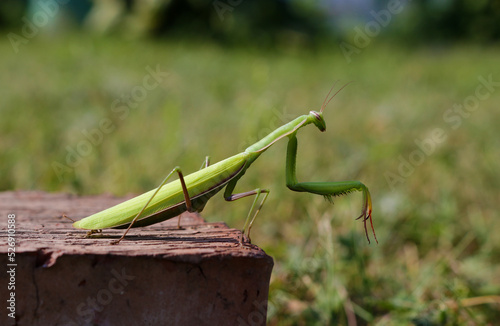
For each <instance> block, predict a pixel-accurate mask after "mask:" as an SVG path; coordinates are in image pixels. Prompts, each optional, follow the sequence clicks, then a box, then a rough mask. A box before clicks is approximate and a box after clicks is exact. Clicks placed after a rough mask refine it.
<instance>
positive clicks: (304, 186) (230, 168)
mask: <svg viewBox="0 0 500 326" xmlns="http://www.w3.org/2000/svg"><path fill="white" fill-rule="evenodd" d="M346 86H347V84H346V85H344V86H343V87H342V88H340V89H339V90H338V91H337V92H336V93H335V94H333V95H332V96H331V97H330V98H329V96H330V94H331V92H332V90H333V88H334V87H335V84H334V85H333V87H332V88H331V89H330V92H329V93H328V95H327V96H326V98H325V100H324V101H323V105H322V106H321V110H320V112H316V111H310V112H309V114H307V115H302V116H299V117H298V118H296V119H294V120H292V121H290V122H289V123H287V124H285V125H283V126H281V127H279V128H277V129H276V130H274V131H273V132H271V133H270V134H269V135H267V136H266V137H264V138H263V139H261V140H260V141H258V142H256V143H255V144H253V145H251V146H250V147H248V148H247V149H245V151H243V152H242V153H239V154H236V155H234V156H231V157H229V158H227V159H225V160H222V161H220V162H218V163H215V164H212V165H210V164H209V159H208V157H207V158H206V160H205V162H204V164H203V165H202V167H201V169H200V170H199V171H197V172H194V173H191V174H189V175H187V176H185V177H184V175H183V174H182V171H181V169H180V168H179V167H175V168H174V169H173V170H172V171H170V173H169V174H168V175H167V176H166V178H165V179H164V180H163V181H162V182H161V184H160V185H159V186H158V187H157V188H156V189H153V190H151V191H149V192H146V193H144V194H142V195H139V196H137V197H135V198H132V199H130V200H127V201H125V202H123V203H121V204H118V205H116V206H113V207H111V208H108V209H106V210H103V211H101V212H98V213H96V214H93V215H91V216H88V217H86V218H84V219H82V220H80V221H77V222H74V223H73V226H74V227H75V228H78V229H86V230H90V231H89V232H88V235H91V234H93V233H97V232H100V231H101V230H102V229H106V228H118V229H125V228H126V230H125V232H124V233H123V235H122V236H121V237H120V238H119V239H118V240H116V241H113V242H112V244H118V243H120V241H122V240H123V239H124V238H125V235H126V234H127V233H128V231H129V230H130V228H132V227H143V226H147V225H151V224H155V223H159V222H162V221H165V220H167V219H170V218H173V217H175V216H179V220H178V223H177V226H178V228H180V214H181V213H183V212H185V211H188V212H201V211H202V210H203V208H204V207H205V205H206V203H207V201H208V200H209V199H210V198H211V197H213V196H214V195H215V194H217V193H218V192H219V191H221V190H222V189H223V188H224V187H226V189H225V191H224V199H225V200H226V201H234V200H238V199H241V198H244V197H248V196H255V199H254V201H253V203H252V205H251V207H250V210H249V212H248V215H247V217H246V220H245V224H244V226H243V230H242V234H241V238H240V244H243V235H244V234H245V235H246V237H247V238H248V241H249V242H250V241H251V240H250V230H251V228H252V225H253V223H254V221H255V217H256V216H257V215H258V214H259V212H260V210H261V208H262V206H263V205H264V203H265V201H266V199H267V197H268V195H269V189H261V188H257V189H254V190H250V191H247V192H242V193H236V194H234V193H233V191H234V188H235V187H236V184H237V183H238V181H239V180H240V178H241V177H242V176H243V175H244V174H245V172H246V171H247V169H248V168H249V167H250V165H252V163H253V162H254V161H255V160H256V159H257V158H259V156H260V155H261V154H262V153H264V152H265V151H266V150H267V149H268V148H269V147H271V146H272V145H273V144H274V143H276V142H277V141H279V140H280V139H282V138H285V137H288V147H287V155H286V185H287V187H288V188H289V189H291V190H293V191H298V192H308V193H312V194H317V195H322V196H324V197H325V198H326V199H327V200H329V201H332V197H334V196H340V195H345V194H348V193H350V192H353V191H361V192H362V193H363V208H362V212H361V215H360V216H359V217H358V218H357V219H362V221H363V223H364V228H365V234H366V238H367V239H368V243H370V238H369V236H368V229H367V226H366V222H367V220H368V219H369V220H370V225H371V228H372V231H373V236H374V237H375V241H377V243H378V240H377V236H376V235H375V229H374V228H373V221H372V202H371V197H370V192H369V190H368V188H367V187H366V186H365V185H364V184H363V183H361V182H359V181H341V182H298V181H297V177H296V173H295V170H296V157H297V132H298V130H299V129H300V128H302V127H305V126H307V125H309V124H313V125H315V126H316V127H317V128H318V129H319V130H320V131H322V132H323V131H325V130H326V123H325V120H324V119H323V110H324V109H325V107H326V106H327V105H328V104H329V103H330V101H331V100H332V99H333V98H334V97H335V95H337V94H338V93H339V92H340V91H341V90H342V89H343V88H344V87H346ZM328 98H329V99H328ZM174 174H177V175H178V177H179V179H178V180H174V181H171V182H169V183H167V181H168V180H169V179H170V178H171V177H172V176H173V175H174ZM261 196H262V199H261V200H260V203H259V204H258V205H257V203H258V202H259V198H260V197H261ZM256 207H257V208H256Z"/></svg>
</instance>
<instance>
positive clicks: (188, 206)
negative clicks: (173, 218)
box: [111, 161, 208, 244]
mask: <svg viewBox="0 0 500 326" xmlns="http://www.w3.org/2000/svg"><path fill="white" fill-rule="evenodd" d="M207 162H208V161H207ZM175 172H177V174H178V175H179V181H180V182H181V186H182V192H183V193H184V200H185V201H186V210H187V211H188V212H192V211H193V205H192V204H191V199H190V198H189V194H188V191H187V187H186V182H184V176H183V175H182V171H181V168H180V167H178V166H176V167H175V168H174V169H173V170H172V171H170V173H169V174H168V175H167V176H166V177H165V179H163V181H162V182H161V183H160V185H159V186H158V188H156V191H155V192H154V193H153V195H152V196H151V198H149V200H148V201H147V202H146V205H144V207H143V208H142V209H141V210H140V211H139V213H137V215H136V216H135V217H134V219H133V220H132V222H130V225H129V226H128V228H127V229H126V230H125V232H124V233H123V235H122V236H121V238H120V239H118V240H116V241H112V242H111V244H118V243H120V241H122V240H123V238H125V235H127V233H128V231H129V230H130V228H131V227H132V225H134V223H135V222H136V221H137V219H138V218H139V216H141V214H142V212H144V210H145V209H146V208H147V207H148V206H149V204H150V203H151V201H152V200H153V198H154V197H155V196H156V194H158V191H160V189H161V188H162V187H163V186H164V185H165V184H166V183H167V181H168V179H170V177H171V176H172V175H173V174H174V173H175ZM177 228H179V229H180V228H181V216H180V215H179V220H178V222H177Z"/></svg>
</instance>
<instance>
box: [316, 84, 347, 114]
mask: <svg viewBox="0 0 500 326" xmlns="http://www.w3.org/2000/svg"><path fill="white" fill-rule="evenodd" d="M337 82H338V80H337V81H336V82H335V83H334V84H333V86H332V88H330V91H329V92H328V94H327V95H326V97H325V100H324V101H323V105H322V106H321V111H320V112H321V113H323V110H324V109H325V108H326V106H327V105H328V103H330V101H331V100H332V99H333V98H334V97H335V95H337V94H338V93H339V92H340V91H341V90H343V89H344V88H345V87H346V86H347V85H349V84H350V83H352V81H350V82H348V83H347V84H345V85H344V86H342V87H341V88H340V89H339V90H338V91H337V92H335V94H333V95H332V97H330V99H329V100H328V102H327V101H326V100H327V99H328V96H330V93H331V92H332V90H333V88H334V87H335V85H337Z"/></svg>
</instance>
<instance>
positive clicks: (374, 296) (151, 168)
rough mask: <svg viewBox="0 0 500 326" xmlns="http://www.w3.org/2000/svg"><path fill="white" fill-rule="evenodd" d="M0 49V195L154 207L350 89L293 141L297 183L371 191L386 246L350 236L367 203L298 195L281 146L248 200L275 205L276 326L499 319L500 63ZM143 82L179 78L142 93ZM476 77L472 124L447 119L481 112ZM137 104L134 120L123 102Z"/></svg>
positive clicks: (452, 52) (259, 236) (272, 319)
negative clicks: (103, 197) (159, 188)
mask: <svg viewBox="0 0 500 326" xmlns="http://www.w3.org/2000/svg"><path fill="white" fill-rule="evenodd" d="M0 42H1V43H0V52H1V53H2V60H1V61H0V67H1V68H0V69H1V71H2V74H1V75H0V83H1V85H2V87H0V98H1V99H2V104H1V105H0V117H1V118H0V161H1V164H0V189H1V190H11V189H23V190H26V189H37V190H45V191H54V192H56V191H57V192H61V191H64V192H72V193H78V194H82V195H83V194H100V193H112V194H115V195H117V196H120V195H125V194H127V193H142V192H144V191H146V190H149V189H150V188H152V187H154V186H156V185H157V184H158V183H159V182H160V181H161V180H162V179H163V177H164V176H165V175H166V174H167V173H168V172H169V171H170V170H171V169H172V167H174V166H175V165H180V166H181V167H182V168H183V170H184V171H185V172H186V173H189V172H190V171H194V170H197V169H198V168H199V166H200V165H201V163H202V161H203V159H204V157H205V155H210V156H211V159H212V161H213V162H215V161H218V160H220V159H223V158H225V157H228V156H229V155H232V154H234V153H236V152H238V151H241V150H242V149H244V148H246V147H247V146H248V145H249V144H251V143H253V142H254V141H256V140H257V139H258V138H259V137H260V136H262V135H264V134H266V133H267V132H269V131H271V130H273V129H274V128H276V127H277V126H279V125H281V124H282V122H285V121H289V120H290V119H292V118H293V117H295V116H298V115H300V114H304V113H307V112H309V110H311V109H318V108H319V107H320V106H321V103H322V102H323V99H324V96H325V95H326V93H327V92H328V90H329V88H330V87H331V85H332V84H333V82H334V81H335V80H337V79H339V80H340V81H341V82H340V83H339V85H340V84H343V83H346V82H348V81H351V80H353V81H355V82H354V83H353V84H352V85H349V87H347V88H346V89H344V90H343V91H342V92H341V93H339V94H338V96H337V97H336V98H335V99H334V100H333V101H332V102H331V103H330V105H329V107H328V108H327V109H326V111H325V114H324V117H325V120H326V122H327V131H326V132H325V133H319V132H318V131H317V130H316V129H315V128H306V129H304V130H301V132H300V133H299V156H298V177H299V181H301V180H302V181H304V180H310V181H316V180H318V181H328V180H331V181H334V180H346V179H353V180H360V181H362V182H363V183H365V184H366V185H367V186H368V187H369V188H370V191H371V193H372V196H373V201H374V213H373V218H374V224H375V229H376V231H377V237H378V239H379V245H376V244H374V243H372V244H371V245H368V244H367V241H366V238H365V235H364V230H363V227H362V223H361V222H359V221H355V220H354V217H357V216H358V215H359V210H360V208H361V195H360V194H359V193H355V194H351V195H350V196H347V197H340V198H337V199H336V201H335V205H334V206H332V205H330V204H329V203H328V202H325V201H324V200H323V198H321V197H320V196H313V195H309V194H301V193H294V192H291V191H289V190H288V189H287V188H286V187H285V175H284V164H285V152H286V141H283V142H282V143H280V144H277V145H276V146H274V147H273V148H271V149H270V150H269V151H268V152H266V153H265V154H264V155H263V156H262V157H261V159H260V160H258V161H257V162H256V163H255V164H254V166H252V167H251V168H250V169H249V171H248V172H247V174H246V175H245V178H243V179H242V180H241V181H240V184H239V188H238V189H237V190H241V191H245V190H249V189H254V188H255V187H257V186H260V187H267V188H270V189H271V194H270V196H269V198H268V201H267V203H266V206H265V207H264V209H263V211H262V212H261V214H260V215H259V217H258V219H257V221H256V225H255V227H254V228H253V231H252V235H253V237H252V239H253V241H254V243H256V244H258V245H259V246H261V247H263V248H264V250H266V252H267V253H268V254H269V255H271V256H273V257H274V259H275V267H274V272H273V277H272V280H271V281H272V282H271V290H270V306H269V314H268V318H269V323H270V325H289V324H294V325H315V324H317V325H325V324H331V325H337V324H340V325H347V324H348V323H349V321H352V320H353V318H356V320H357V322H358V325H360V324H371V325H402V324H404V325H408V324H414V325H458V324H460V325H480V324H486V323H488V322H489V323H493V321H494V320H500V299H499V298H500V297H499V296H498V295H499V294H500V265H499V263H498V262H499V261H500V237H499V236H498V230H500V214H499V205H498V202H499V200H500V197H499V192H498V190H499V189H500V174H499V173H498V162H499V161H500V131H499V128H498V121H500V110H499V104H500V91H499V90H500V87H499V86H498V85H497V84H498V82H500V75H499V74H498V73H497V74H493V75H491V74H492V73H493V72H494V70H495V69H496V68H498V56H499V53H500V49H498V48H478V47H465V46H464V47H454V48H432V49H431V48H426V49H413V50H411V51H410V50H402V49H399V48H395V47H391V46H380V45H377V44H375V42H372V44H371V45H369V46H368V47H366V48H364V49H362V53H360V54H356V55H354V56H352V58H351V59H352V62H351V63H350V64H347V62H346V60H345V58H344V57H343V56H342V53H341V52H340V49H339V47H338V45H337V44H333V45H332V47H330V48H324V49H322V50H315V51H314V52H310V51H304V50H300V49H292V48H287V49H281V50H276V51H274V52H263V51H262V50H259V49H256V48H230V49H228V48H220V47H218V46H215V45H210V44H200V43H199V42H193V43H189V42H183V43H182V42H173V41H169V42H167V41H165V42H164V43H158V42H149V41H126V40H118V39H112V38H109V39H94V38H89V37H86V36H84V35H72V37H67V38H64V37H61V38H56V39H53V40H48V39H44V37H43V36H41V35H40V36H38V37H37V38H35V39H33V40H30V41H29V43H28V44H25V45H22V46H21V47H20V51H19V53H17V54H15V53H14V52H13V51H12V48H11V46H10V44H9V43H8V40H7V39H6V38H5V37H4V38H2V41H0ZM148 66H149V67H150V68H151V69H152V70H157V69H159V70H160V71H162V72H168V76H162V75H159V77H161V78H163V80H162V82H161V83H160V84H159V85H158V86H157V87H152V83H153V82H152V81H151V80H149V82H151V83H150V84H148V85H149V86H148V88H150V90H148V91H147V92H146V93H144V94H145V95H144V94H143V93H141V90H140V87H142V86H143V79H144V77H145V76H147V75H148V71H147V68H146V67H148ZM490 75H491V77H489V76H490ZM481 76H482V77H483V78H484V79H488V78H492V79H493V80H494V81H495V82H497V84H493V86H491V90H490V91H489V92H488V90H487V88H482V89H481V91H480V93H479V94H480V95H479V96H481V97H482V98H485V99H484V100H478V104H477V107H476V108H475V110H474V111H473V112H470V113H469V112H463V113H461V114H462V115H460V114H459V113H454V112H453V111H448V112H447V110H450V109H453V106H454V105H458V104H463V103H464V101H465V103H466V104H467V105H471V103H472V104H474V102H473V100H474V98H472V97H470V96H473V97H475V96H476V90H477V87H478V86H479V85H481V82H480V81H479V79H478V78H480V77H481ZM157 77H158V76H157ZM138 86H139V87H138ZM131 94H132V100H131V105H130V107H128V110H126V109H125V108H126V107H125V106H124V105H125V104H123V103H122V102H116V100H119V101H121V99H123V98H124V96H129V97H130V95H131ZM486 95H487V96H486ZM134 96H135V100H134ZM486 97H487V98H486ZM471 101H472V102H471ZM436 129H437V131H436ZM86 135H87V136H86ZM88 137H90V138H88ZM431 140H433V142H432V143H431ZM91 141H92V142H93V143H94V144H92V143H91ZM417 143H420V146H419V145H417ZM89 144H91V145H90V146H89ZM54 162H57V163H54ZM54 166H57V167H58V169H54ZM401 172H402V173H401ZM388 175H389V176H390V178H389V179H388ZM250 204H251V199H248V200H241V201H238V202H237V203H226V202H225V201H224V200H223V199H222V196H216V197H215V198H214V199H212V201H210V202H209V204H208V205H207V207H206V209H205V211H204V212H203V216H204V217H205V218H206V219H207V220H209V221H218V220H223V221H226V222H227V223H228V224H229V225H230V226H232V227H237V228H240V227H242V223H243V221H244V217H245V216H246V213H247V211H248V208H249V206H250Z"/></svg>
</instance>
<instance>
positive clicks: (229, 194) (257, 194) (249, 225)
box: [224, 179, 269, 244]
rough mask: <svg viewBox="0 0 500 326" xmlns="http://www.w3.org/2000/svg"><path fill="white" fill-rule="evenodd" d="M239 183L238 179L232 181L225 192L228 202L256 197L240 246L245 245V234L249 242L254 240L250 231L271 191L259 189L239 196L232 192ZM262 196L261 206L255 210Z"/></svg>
mask: <svg viewBox="0 0 500 326" xmlns="http://www.w3.org/2000/svg"><path fill="white" fill-rule="evenodd" d="M237 182H238V179H236V180H232V181H231V182H230V183H229V184H228V185H227V188H226V190H225V192H224V199H225V200H226V201H234V200H238V199H241V198H244V197H248V196H254V195H255V199H254V201H253V203H252V206H251V207H250V210H249V211H248V215H247V218H246V220H245V224H244V226H243V230H242V233H241V237H240V244H243V235H244V234H246V236H247V238H248V242H250V243H251V242H252V240H251V238H250V230H251V229H252V225H253V222H254V221H255V218H256V217H257V215H258V214H259V212H260V209H261V208H262V206H263V205H264V203H265V202H266V199H267V196H269V189H260V188H257V189H254V190H250V191H247V192H242V193H239V194H233V193H232V192H233V190H234V187H235V186H236V183H237ZM261 194H263V197H262V200H261V201H260V204H259V206H258V207H257V209H255V206H256V205H257V202H258V200H259V197H260V195H261ZM252 212H253V214H252Z"/></svg>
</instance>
